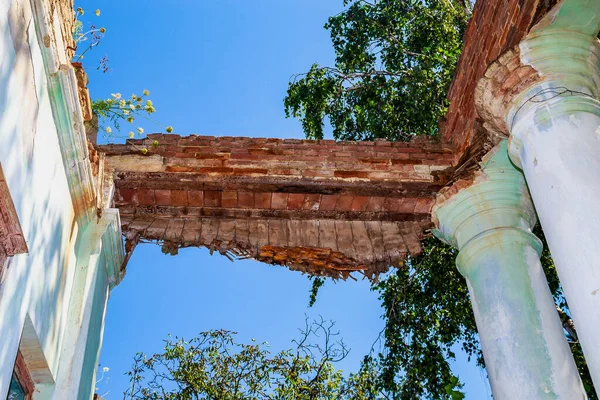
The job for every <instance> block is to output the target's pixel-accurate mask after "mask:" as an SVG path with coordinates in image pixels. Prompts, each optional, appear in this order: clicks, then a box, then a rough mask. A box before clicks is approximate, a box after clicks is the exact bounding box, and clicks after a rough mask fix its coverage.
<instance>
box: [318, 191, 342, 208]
mask: <svg viewBox="0 0 600 400" xmlns="http://www.w3.org/2000/svg"><path fill="white" fill-rule="evenodd" d="M339 197H340V196H339V195H337V194H324V195H322V196H321V203H320V204H319V210H322V211H333V210H335V204H336V203H337V201H338V198H339Z"/></svg>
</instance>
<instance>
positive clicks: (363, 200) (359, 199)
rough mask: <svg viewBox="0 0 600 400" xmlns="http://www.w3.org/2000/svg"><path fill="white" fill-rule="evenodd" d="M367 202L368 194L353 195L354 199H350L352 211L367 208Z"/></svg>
mask: <svg viewBox="0 0 600 400" xmlns="http://www.w3.org/2000/svg"><path fill="white" fill-rule="evenodd" d="M368 202H369V197H368V196H354V200H352V206H351V210H352V211H364V210H365V208H367V203H368Z"/></svg>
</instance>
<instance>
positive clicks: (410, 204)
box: [397, 197, 417, 214]
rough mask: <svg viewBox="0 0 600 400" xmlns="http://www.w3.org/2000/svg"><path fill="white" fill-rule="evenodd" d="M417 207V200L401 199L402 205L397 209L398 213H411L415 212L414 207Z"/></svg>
mask: <svg viewBox="0 0 600 400" xmlns="http://www.w3.org/2000/svg"><path fill="white" fill-rule="evenodd" d="M416 205H417V199H415V198H410V197H407V198H403V199H402V204H401V205H400V206H399V207H398V210H397V211H398V212H402V213H411V214H412V213H413V212H414V211H415V207H416Z"/></svg>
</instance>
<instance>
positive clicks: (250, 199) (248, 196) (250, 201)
mask: <svg viewBox="0 0 600 400" xmlns="http://www.w3.org/2000/svg"><path fill="white" fill-rule="evenodd" d="M237 198H238V207H239V208H254V193H253V192H238V194H237Z"/></svg>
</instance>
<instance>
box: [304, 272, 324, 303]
mask: <svg viewBox="0 0 600 400" xmlns="http://www.w3.org/2000/svg"><path fill="white" fill-rule="evenodd" d="M308 279H309V280H311V281H312V286H311V287H310V299H309V300H308V306H309V307H312V306H314V305H315V302H316V301H317V294H319V289H320V288H321V286H323V284H324V283H325V278H323V277H320V276H309V277H308Z"/></svg>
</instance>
